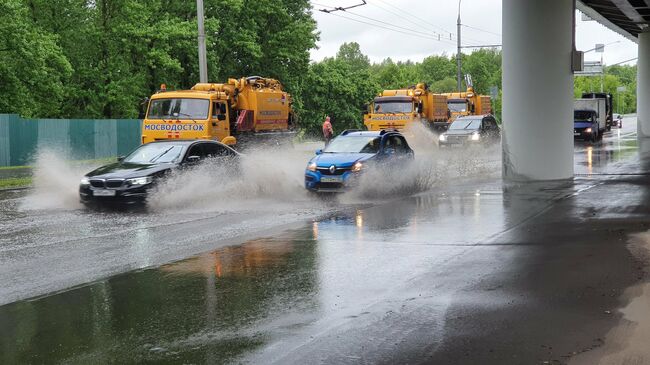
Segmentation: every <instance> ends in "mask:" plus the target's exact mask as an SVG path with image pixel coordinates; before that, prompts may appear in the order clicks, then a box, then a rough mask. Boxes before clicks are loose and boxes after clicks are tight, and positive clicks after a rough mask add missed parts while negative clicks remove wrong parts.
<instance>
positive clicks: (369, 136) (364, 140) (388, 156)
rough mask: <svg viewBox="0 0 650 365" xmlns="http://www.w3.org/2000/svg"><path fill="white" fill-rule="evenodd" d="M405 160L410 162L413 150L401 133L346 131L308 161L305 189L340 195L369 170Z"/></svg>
mask: <svg viewBox="0 0 650 365" xmlns="http://www.w3.org/2000/svg"><path fill="white" fill-rule="evenodd" d="M404 159H408V160H411V159H413V150H412V149H411V147H409V145H408V143H407V142H406V138H404V136H403V135H402V134H401V133H399V132H397V131H386V130H383V131H359V130H346V131H344V132H343V133H341V134H340V135H339V136H338V137H336V138H334V139H333V140H332V141H331V142H330V144H329V145H328V146H327V147H326V148H325V149H324V150H318V151H316V156H314V157H313V158H312V159H311V160H309V163H308V164H307V169H306V170H305V188H306V189H308V190H311V191H315V192H342V191H344V190H345V189H346V188H348V187H350V186H351V185H354V184H355V183H356V181H357V179H358V178H359V175H360V174H362V173H363V172H364V171H366V170H368V169H369V168H372V167H373V166H377V165H379V164H389V163H392V162H399V161H402V160H404Z"/></svg>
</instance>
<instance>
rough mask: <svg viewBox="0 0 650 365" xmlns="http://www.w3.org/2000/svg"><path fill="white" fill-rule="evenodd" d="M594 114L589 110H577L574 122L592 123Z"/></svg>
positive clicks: (574, 114) (574, 113)
mask: <svg viewBox="0 0 650 365" xmlns="http://www.w3.org/2000/svg"><path fill="white" fill-rule="evenodd" d="M592 115H593V112H590V111H587V110H576V111H574V112H573V120H575V121H576V122H591V116H592Z"/></svg>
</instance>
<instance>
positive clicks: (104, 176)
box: [79, 140, 239, 204]
mask: <svg viewBox="0 0 650 365" xmlns="http://www.w3.org/2000/svg"><path fill="white" fill-rule="evenodd" d="M238 157H239V153H237V152H236V151H235V150H233V149H232V148H230V147H228V146H227V145H225V144H222V143H219V142H215V141H209V140H175V141H159V142H151V143H148V144H144V145H142V146H140V147H138V148H137V149H136V150H135V151H133V152H132V153H131V154H129V155H128V156H126V157H121V158H119V159H118V161H117V162H115V163H112V164H109V165H105V166H102V167H100V168H98V169H95V170H93V171H91V172H89V173H88V174H86V176H84V177H83V178H82V179H81V183H80V185H79V197H80V200H81V202H82V203H84V204H89V203H101V202H107V203H108V202H115V203H127V204H129V203H138V202H144V201H146V198H147V191H148V190H149V189H151V188H152V187H153V186H155V185H156V183H157V182H158V181H159V180H160V179H161V178H163V177H165V176H166V175H168V173H169V172H171V171H172V170H174V169H178V168H185V167H189V166H194V165H196V164H198V163H199V162H200V161H201V160H204V159H208V158H210V159H215V160H216V159H220V160H217V161H221V159H223V162H224V163H231V161H233V160H234V159H237V158H238Z"/></svg>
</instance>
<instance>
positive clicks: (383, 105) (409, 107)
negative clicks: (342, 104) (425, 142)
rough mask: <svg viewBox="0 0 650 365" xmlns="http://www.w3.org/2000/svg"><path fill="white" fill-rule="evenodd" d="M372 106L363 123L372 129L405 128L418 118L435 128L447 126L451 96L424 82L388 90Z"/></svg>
mask: <svg viewBox="0 0 650 365" xmlns="http://www.w3.org/2000/svg"><path fill="white" fill-rule="evenodd" d="M368 109H369V110H368V111H367V112H366V113H365V114H364V116H363V123H364V124H365V126H366V128H368V130H370V131H380V130H384V129H397V130H402V129H404V128H406V126H407V125H408V124H409V123H413V122H415V121H419V122H422V123H424V124H425V125H426V126H428V127H430V128H434V129H435V128H441V127H444V126H446V125H447V98H446V97H445V96H443V95H440V94H433V93H431V92H429V90H428V87H427V85H426V84H424V83H420V84H417V85H415V86H412V87H410V88H406V89H399V90H384V91H383V92H382V93H380V94H379V96H377V97H376V98H375V99H374V100H373V102H372V103H371V105H370V106H369V108H368Z"/></svg>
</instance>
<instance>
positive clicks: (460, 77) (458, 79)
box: [456, 0, 463, 93]
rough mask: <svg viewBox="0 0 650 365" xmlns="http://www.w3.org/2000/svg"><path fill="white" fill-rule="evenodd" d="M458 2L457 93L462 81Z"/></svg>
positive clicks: (459, 0) (460, 89)
mask: <svg viewBox="0 0 650 365" xmlns="http://www.w3.org/2000/svg"><path fill="white" fill-rule="evenodd" d="M460 2H461V0H458V22H457V23H456V26H457V30H456V41H457V43H458V50H457V51H456V83H457V86H458V92H459V93H460V92H462V91H463V90H462V86H463V85H462V79H463V73H462V71H461V67H462V65H461V60H460V51H461V45H460Z"/></svg>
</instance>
